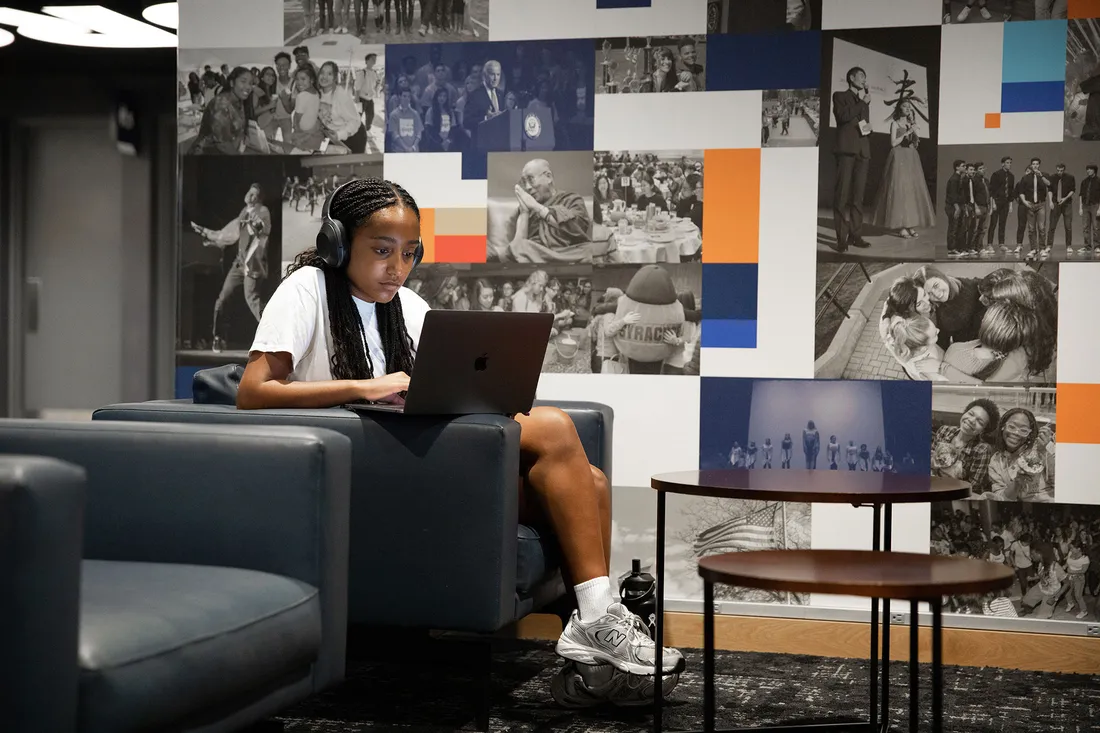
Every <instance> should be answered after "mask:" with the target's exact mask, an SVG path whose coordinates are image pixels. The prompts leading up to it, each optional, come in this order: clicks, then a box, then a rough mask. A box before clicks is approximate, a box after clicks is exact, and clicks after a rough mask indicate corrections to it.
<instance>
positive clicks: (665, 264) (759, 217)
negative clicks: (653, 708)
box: [177, 0, 1100, 630]
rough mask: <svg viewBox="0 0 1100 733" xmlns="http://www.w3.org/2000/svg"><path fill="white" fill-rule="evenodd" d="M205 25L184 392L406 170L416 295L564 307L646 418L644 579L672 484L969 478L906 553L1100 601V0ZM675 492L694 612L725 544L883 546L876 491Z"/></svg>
mask: <svg viewBox="0 0 1100 733" xmlns="http://www.w3.org/2000/svg"><path fill="white" fill-rule="evenodd" d="M179 39H180V51H179V75H178V84H177V93H178V140H179V152H180V161H181V165H180V179H181V180H180V186H181V188H180V217H181V255H180V256H181V260H180V281H179V289H180V290H179V291H180V311H179V312H180V319H179V333H178V339H177V366H178V369H177V375H178V387H177V390H178V392H179V393H180V395H181V396H183V395H187V394H189V392H190V378H191V376H192V375H193V373H194V372H195V371H196V370H197V369H200V368H203V367H206V366H212V365H218V364H223V363H226V362H230V361H239V362H243V361H244V359H245V358H246V357H247V349H248V348H249V345H250V344H251V341H252V336H253V334H254V331H255V327H256V323H257V320H258V318H259V316H260V314H261V313H262V311H263V308H264V304H265V303H266V301H267V299H268V298H269V297H270V295H271V293H272V292H273V291H274V289H275V288H276V287H277V285H278V283H279V282H280V280H281V277H282V275H283V273H285V271H286V268H287V266H288V265H289V264H290V263H291V262H293V261H294V259H295V257H296V256H298V255H299V254H300V253H301V252H302V251H303V250H305V249H307V248H309V247H311V246H312V244H313V240H314V237H315V234H316V231H317V228H318V226H319V224H320V216H321V208H322V206H323V204H324V201H325V197H326V196H327V195H328V194H329V193H330V192H331V191H332V190H333V189H334V188H335V187H336V186H338V185H340V184H341V183H342V182H344V181H346V180H348V179H349V178H353V177H363V176H384V177H385V178H388V179H390V180H393V181H396V182H397V183H399V184H401V185H402V186H403V187H405V188H406V189H407V190H408V191H409V192H410V193H411V194H412V195H413V196H414V197H415V198H416V200H417V202H418V204H419V206H420V209H421V215H422V216H421V218H422V237H423V240H424V246H425V251H426V257H425V260H424V263H423V264H422V265H421V266H420V267H419V268H418V269H417V270H416V271H415V272H414V274H413V275H412V277H411V279H410V280H409V282H408V283H407V286H408V287H409V288H411V289H413V290H415V291H416V292H418V293H419V294H420V295H421V296H422V297H424V298H425V299H426V300H427V301H428V302H429V304H430V305H431V306H432V307H433V308H447V309H464V310H497V311H541V312H550V313H553V314H554V316H555V319H554V326H553V330H552V336H551V339H550V343H549V345H548V348H547V351H546V354H545V358H544V362H543V376H542V379H541V381H540V385H539V397H540V398H541V399H569V400H592V401H596V402H602V403H604V404H607V405H610V406H611V407H612V408H613V409H614V410H615V414H616V418H617V419H616V421H615V429H614V442H615V443H614V455H615V465H614V467H613V476H614V484H615V487H614V507H613V516H614V521H613V524H614V536H613V558H612V565H613V567H612V571H613V574H614V575H616V577H617V576H618V575H621V574H623V573H625V572H627V571H628V570H629V568H630V563H631V560H632V559H633V558H639V559H641V560H642V563H643V565H644V566H647V567H649V566H651V565H652V564H653V562H654V557H655V548H654V542H655V537H656V531H655V522H656V517H655V497H654V496H653V492H652V490H651V489H650V488H648V487H649V480H650V477H651V476H652V475H653V474H656V473H661V472H667V471H676V470H683V469H690V468H724V467H747V468H758V469H770V470H776V471H783V470H787V469H796V468H810V469H816V470H822V471H852V472H857V471H858V472H862V471H869V472H897V473H913V474H928V473H931V474H933V475H941V476H950V477H955V478H960V479H964V480H966V481H969V482H970V483H971V485H972V487H973V491H972V495H971V497H970V499H968V500H965V501H958V502H953V503H951V504H950V505H942V506H941V505H936V506H905V507H902V508H899V509H897V510H896V512H895V524H894V548H895V549H898V550H904V551H913V552H934V553H940V554H958V555H967V556H971V557H981V558H986V559H990V560H992V561H994V562H1005V563H1007V564H1009V565H1011V566H1012V567H1013V568H1014V569H1015V571H1016V575H1017V578H1018V582H1017V583H1016V584H1015V585H1014V587H1013V588H1012V589H1011V590H1010V591H1008V592H1007V594H1006V597H1007V599H1008V602H1007V603H1006V602H1004V601H1001V600H999V599H998V598H993V597H988V598H957V599H952V600H951V604H950V607H951V609H952V610H953V611H956V612H959V613H969V614H975V615H983V616H989V617H991V618H990V619H989V620H988V624H989V625H991V626H998V625H999V626H1000V627H1004V628H1021V629H1024V628H1026V629H1031V630H1051V629H1057V628H1059V627H1058V626H1057V625H1055V626H1049V625H1043V624H1035V623H1034V622H1032V621H1029V620H1028V619H1042V620H1048V619H1053V620H1059V621H1065V622H1067V623H1080V622H1083V621H1086V620H1087V621H1089V622H1096V621H1098V620H1100V609H1098V608H1097V604H1098V597H1100V485H1098V484H1100V482H1098V479H1097V478H1096V476H1095V470H1094V467H1095V466H1097V465H1100V419H1098V418H1097V417H1096V415H1095V411H1094V409H1093V408H1092V405H1095V404H1100V366H1098V364H1100V339H1097V337H1096V333H1097V328H1096V325H1095V321H1096V317H1097V315H1098V314H1100V287H1098V286H1100V223H1098V222H1097V215H1098V209H1100V175H1098V170H1097V166H1098V165H1100V3H1097V2H1094V1H1093V0H950V1H949V0H555V2H527V1H526V0H384V1H381V0H357V1H356V0H335V1H333V0H322V1H317V2H314V1H313V0H236V1H235V2H234V3H231V4H223V3H219V2H215V0H189V2H186V3H181V6H180V28H179ZM1094 90H1095V91H1097V94H1098V96H1097V98H1096V100H1095V102H1094V100H1093V99H1092V97H1091V94H1092V93H1093V91H1094ZM1056 467H1057V471H1056ZM668 506H669V513H668V549H667V558H668V564H667V565H666V567H667V569H668V570H667V573H668V577H667V581H666V593H667V597H668V598H669V599H670V601H671V602H670V604H669V607H670V608H672V609H674V610H675V609H677V608H680V609H684V610H698V609H699V607H700V603H701V597H702V587H701V584H700V582H699V580H698V577H697V575H696V572H695V563H696V562H697V560H698V558H699V557H701V556H704V555H708V554H713V553H716V552H728V551H736V550H748V549H758V548H800V547H801V548H806V547H814V548H860V547H864V546H865V545H866V546H867V547H868V548H869V545H870V527H869V525H870V512H869V511H867V510H864V509H856V508H852V507H849V506H834V505H813V506H811V505H807V504H802V505H799V504H782V503H777V504H767V503H761V502H746V501H734V500H707V499H698V498H689V497H677V496H673V497H670V498H669V504H668ZM722 592H723V593H725V594H726V595H724V596H721V597H720V598H719V600H721V601H724V602H730V603H735V602H736V603H770V604H793V605H800V606H810V607H815V606H816V607H822V608H838V607H839V608H863V607H864V602H863V601H860V600H858V599H847V598H837V597H826V596H815V595H800V594H769V593H762V592H755V591H748V590H745V589H724V590H723V591H722ZM725 608H726V611H727V612H730V611H731V610H732V609H731V608H730V607H725ZM768 608H769V607H768V606H763V607H760V608H758V609H757V610H756V611H754V612H759V613H767V609H768ZM777 612H778V611H777ZM1005 617H1014V618H1015V620H1013V618H1009V619H1008V620H1006V618H1005ZM1021 618H1023V619H1024V620H1019V619H1021ZM1060 628H1063V629H1064V627H1060Z"/></svg>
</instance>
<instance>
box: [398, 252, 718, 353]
mask: <svg viewBox="0 0 1100 733" xmlns="http://www.w3.org/2000/svg"><path fill="white" fill-rule="evenodd" d="M701 284H702V273H701V271H700V267H699V266H698V265H672V266H659V265H648V266H645V267H642V268H637V267H625V268H593V267H591V266H588V265H556V266H548V267H540V268H538V269H531V268H529V267H526V268H521V267H514V266H513V267H501V266H494V265H473V266H471V265H466V266H462V265H425V266H423V267H421V268H419V269H418V270H417V272H416V273H415V274H414V276H413V278H411V279H410V280H409V282H408V283H407V287H409V288H411V289H412V290H414V291H415V292H416V293H418V294H419V295H420V296H421V297H423V298H424V299H425V300H426V301H428V304H429V305H430V306H431V307H432V308H444V309H449V310H495V311H511V312H521V313H553V314H554V325H553V328H552V330H551V338H550V344H549V346H548V348H547V353H546V360H545V361H544V363H543V371H544V372H559V373H573V374H698V373H699V349H698V343H699V333H700V329H699V324H700V321H701V320H702V311H701V306H702V298H701V295H700V290H701Z"/></svg>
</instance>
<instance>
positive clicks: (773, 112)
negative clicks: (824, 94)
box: [760, 89, 821, 148]
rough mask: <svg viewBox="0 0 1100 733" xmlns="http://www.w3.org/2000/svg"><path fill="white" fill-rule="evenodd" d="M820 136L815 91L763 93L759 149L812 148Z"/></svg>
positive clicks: (799, 90)
mask: <svg viewBox="0 0 1100 733" xmlns="http://www.w3.org/2000/svg"><path fill="white" fill-rule="evenodd" d="M820 132H821V99H820V97H819V95H818V90H817V89H771V90H765V92H764V96H763V104H762V109H761V116H760V146H761V147H764V148H787V147H813V146H815V145H817V137H818V135H819V134H820Z"/></svg>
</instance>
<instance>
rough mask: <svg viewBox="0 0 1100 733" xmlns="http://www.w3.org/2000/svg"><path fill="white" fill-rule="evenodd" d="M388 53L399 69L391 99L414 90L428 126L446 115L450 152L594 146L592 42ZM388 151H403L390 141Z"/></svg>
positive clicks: (393, 48) (389, 49)
mask: <svg viewBox="0 0 1100 733" xmlns="http://www.w3.org/2000/svg"><path fill="white" fill-rule="evenodd" d="M386 56H387V63H388V64H390V66H387V68H388V69H393V70H394V71H393V73H391V74H390V75H389V77H388V78H387V97H388V98H393V99H394V101H398V99H397V97H396V96H395V95H398V94H400V93H401V92H404V91H405V90H406V89H407V90H408V91H409V92H410V95H411V100H412V108H413V110H414V111H416V112H417V113H419V114H420V115H421V118H422V119H423V120H424V124H425V126H429V118H432V119H434V118H436V117H441V118H442V116H444V115H445V116H446V124H445V125H442V126H443V127H446V128H447V130H448V133H449V134H448V136H447V137H446V138H443V136H442V133H440V135H439V136H438V137H439V138H440V141H441V142H442V140H444V139H445V140H446V143H447V145H446V147H445V148H443V149H444V150H446V151H455V152H458V151H463V152H464V151H471V152H473V151H477V152H525V151H530V152H548V151H555V150H558V151H560V150H591V149H592V122H593V120H592V95H593V83H592V79H593V76H592V74H594V71H593V65H594V58H593V55H592V49H591V47H590V45H589V42H586V41H573V40H568V41H524V42H518V43H456V44H433V45H430V46H427V47H425V46H423V45H420V44H418V45H415V46H414V45H401V46H397V45H389V46H386ZM444 90H446V92H447V94H448V95H450V97H451V98H445V97H444V95H443V91H444ZM396 106H397V105H396V104H395V105H394V108H396ZM452 117H453V120H452ZM452 131H453V132H452ZM388 132H389V135H388V137H389V139H390V140H391V141H392V140H393V133H392V131H388ZM433 139H434V137H433ZM425 143H430V141H427V140H426V141H425ZM429 147H432V149H431V150H429ZM434 147H440V146H434V145H425V144H422V145H421V146H420V150H419V151H418V152H439V150H435V149H434ZM387 152H402V150H400V149H398V146H396V145H392V144H388V145H387Z"/></svg>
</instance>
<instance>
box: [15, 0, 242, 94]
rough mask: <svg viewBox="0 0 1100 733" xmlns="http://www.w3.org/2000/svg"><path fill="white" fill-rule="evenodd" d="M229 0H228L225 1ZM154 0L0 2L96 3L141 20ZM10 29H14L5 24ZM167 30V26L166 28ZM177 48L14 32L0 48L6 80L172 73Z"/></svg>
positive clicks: (18, 4)
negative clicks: (97, 43) (77, 42)
mask: <svg viewBox="0 0 1100 733" xmlns="http://www.w3.org/2000/svg"><path fill="white" fill-rule="evenodd" d="M227 1H228V0H227ZM156 2H157V0H53V1H51V0H44V1H40V2H27V1H26V0H0V5H3V6H6V7H10V8H16V9H17V10H27V11H30V12H39V11H40V10H41V9H42V6H43V5H93V4H98V5H102V6H104V7H106V8H110V9H111V10H114V11H116V12H119V13H122V14H124V15H128V16H130V17H132V18H136V19H138V20H141V19H142V18H141V11H142V10H143V9H145V8H146V7H147V6H149V5H154V4H156ZM4 28H5V29H6V30H10V31H12V32H14V31H15V29H14V28H10V27H7V26H4ZM169 30H170V29H169ZM175 66H176V49H174V48H151V49H147V48H142V49H110V48H80V47H76V46H61V45H55V44H49V43H41V42H39V41H35V40H31V39H29V38H24V37H23V36H20V35H19V34H18V33H16V34H15V42H14V43H12V44H11V45H10V46H4V47H3V48H0V68H3V69H4V77H5V79H7V78H9V74H11V75H15V74H22V75H31V76H41V75H51V76H53V75H65V76H68V75H75V76H86V75H91V76H92V77H95V76H98V75H102V74H117V75H119V76H124V77H134V76H137V77H144V76H149V75H157V74H160V75H163V74H174V71H175Z"/></svg>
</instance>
